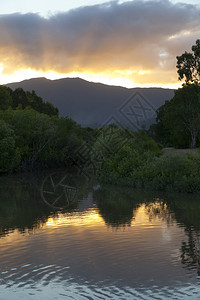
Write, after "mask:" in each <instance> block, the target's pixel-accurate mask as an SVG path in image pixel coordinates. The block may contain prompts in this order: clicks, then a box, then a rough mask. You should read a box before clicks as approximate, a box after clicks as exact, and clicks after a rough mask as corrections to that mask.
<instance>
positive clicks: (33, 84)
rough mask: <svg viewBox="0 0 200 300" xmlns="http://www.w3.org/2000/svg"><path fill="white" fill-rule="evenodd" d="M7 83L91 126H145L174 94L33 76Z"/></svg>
mask: <svg viewBox="0 0 200 300" xmlns="http://www.w3.org/2000/svg"><path fill="white" fill-rule="evenodd" d="M7 86H9V87H10V88H12V89H16V88H18V87H22V88H23V89H24V90H26V91H31V90H35V91H36V93H37V94H38V95H39V96H41V97H42V98H43V99H44V100H45V101H49V102H51V103H52V104H53V105H55V106H56V107H58V109H59V112H60V116H69V117H70V118H72V119H73V120H75V121H76V122H77V123H79V124H81V125H83V126H91V127H100V126H102V125H104V124H105V123H118V124H120V125H122V126H129V127H131V128H132V129H137V128H141V127H142V128H144V127H145V128H148V126H149V124H151V123H152V122H154V121H155V110H156V109H157V108H158V107H159V106H160V105H162V104H163V103H164V102H165V100H169V99H171V98H172V97H173V95H174V91H173V90H171V89H162V88H133V89H128V88H124V87H118V86H109V85H104V84H100V83H92V82H88V81H85V80H83V79H80V78H64V79H59V80H48V79H46V78H35V79H30V80H24V81H22V82H16V83H10V84H7Z"/></svg>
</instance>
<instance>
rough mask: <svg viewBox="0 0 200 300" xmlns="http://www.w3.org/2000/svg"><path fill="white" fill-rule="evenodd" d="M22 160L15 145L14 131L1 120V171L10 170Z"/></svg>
mask: <svg viewBox="0 0 200 300" xmlns="http://www.w3.org/2000/svg"><path fill="white" fill-rule="evenodd" d="M19 161H20V153H19V149H18V148H17V147H16V145H15V135H14V131H13V130H12V129H11V128H10V126H9V125H8V124H7V123H6V122H4V121H3V120H0V172H8V171H10V170H12V169H13V168H15V167H16V166H17V165H18V164H19Z"/></svg>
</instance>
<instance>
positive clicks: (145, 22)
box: [0, 0, 200, 81]
mask: <svg viewBox="0 0 200 300" xmlns="http://www.w3.org/2000/svg"><path fill="white" fill-rule="evenodd" d="M199 16H200V9H199V7H198V6H195V5H189V4H183V3H179V4H172V3H171V2H169V1H168V0H166V1H165V0H161V1H156V0H154V1H129V2H125V3H123V4H119V2H117V1H113V2H110V3H106V4H102V5H95V6H88V7H81V8H79V9H76V10H72V11H69V12H66V13H59V14H56V15H53V16H51V17H50V18H48V19H46V18H43V17H40V16H39V15H37V14H32V13H29V14H11V15H0V62H1V64H2V65H3V68H4V72H12V71H13V70H16V69H18V68H26V67H30V68H33V69H36V70H42V71H48V70H54V71H56V72H61V73H68V72H73V71H74V72H83V71H86V70H87V71H90V72H103V71H106V72H113V71H115V70H122V71H123V70H132V71H135V72H136V73H137V72H138V71H139V70H151V72H152V73H151V75H152V76H153V77H154V76H155V78H156V77H159V76H161V77H162V76H163V81H167V80H169V78H172V77H173V76H175V78H176V71H175V64H176V59H175V57H176V55H179V54H181V53H182V52H183V51H185V50H189V49H190V48H191V45H192V44H194V43H195V40H196V39H197V38H200V23H199ZM164 71H167V72H164ZM159 74H160V75H159ZM164 74H167V77H168V78H167V77H165V78H164V76H165V75H164ZM143 78H145V76H144V77H143ZM173 78H174V77H173ZM146 79H148V80H150V75H148V76H147V77H146Z"/></svg>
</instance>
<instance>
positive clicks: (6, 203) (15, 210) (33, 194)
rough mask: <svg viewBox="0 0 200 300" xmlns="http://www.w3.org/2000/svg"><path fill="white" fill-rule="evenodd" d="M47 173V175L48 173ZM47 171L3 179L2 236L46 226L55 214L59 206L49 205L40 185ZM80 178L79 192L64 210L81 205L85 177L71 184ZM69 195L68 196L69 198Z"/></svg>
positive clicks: (0, 181)
mask: <svg viewBox="0 0 200 300" xmlns="http://www.w3.org/2000/svg"><path fill="white" fill-rule="evenodd" d="M63 174H65V175H66V173H64V172H61V171H59V172H57V173H56V174H55V177H56V178H61V177H62V176H63ZM47 176H48V175H47ZM44 178H46V175H45V174H39V175H37V174H32V175H31V174H29V175H27V174H26V175H16V176H5V177H1V178H0V199H1V200H0V237H2V236H5V235H6V234H8V233H10V232H12V231H14V230H15V229H18V230H19V231H20V232H21V233H23V232H25V231H26V230H28V231H30V232H31V231H32V230H33V229H35V228H39V227H41V226H43V224H45V223H46V222H47V220H48V219H49V218H50V217H53V218H54V217H56V216H57V214H58V212H60V210H61V208H60V209H54V208H53V207H51V206H49V205H47V204H46V203H45V202H44V201H43V200H42V198H41V185H42V183H43V181H44ZM76 180H78V184H77V187H78V188H77V193H76V195H73V196H74V197H73V201H71V202H70V203H69V205H67V206H66V207H65V209H63V210H62V212H72V211H74V210H75V209H76V208H77V207H78V202H79V200H80V199H81V198H83V197H84V195H87V193H88V188H86V187H85V184H84V179H82V181H81V180H80V178H78V179H77V178H76V176H73V181H72V184H75V181H76ZM68 198H69V197H68Z"/></svg>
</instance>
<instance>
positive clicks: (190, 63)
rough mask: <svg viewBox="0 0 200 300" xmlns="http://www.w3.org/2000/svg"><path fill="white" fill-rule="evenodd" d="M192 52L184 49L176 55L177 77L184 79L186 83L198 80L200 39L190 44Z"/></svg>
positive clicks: (199, 73) (199, 72)
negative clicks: (183, 51)
mask: <svg viewBox="0 0 200 300" xmlns="http://www.w3.org/2000/svg"><path fill="white" fill-rule="evenodd" d="M192 51H193V53H190V52H187V51H185V53H183V54H182V55H181V56H177V57H176V59H177V66H176V67H177V69H178V71H177V73H178V75H179V77H178V79H179V80H182V79H185V82H186V84H188V83H193V82H199V81H200V39H199V40H197V41H196V45H193V46H192Z"/></svg>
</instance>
